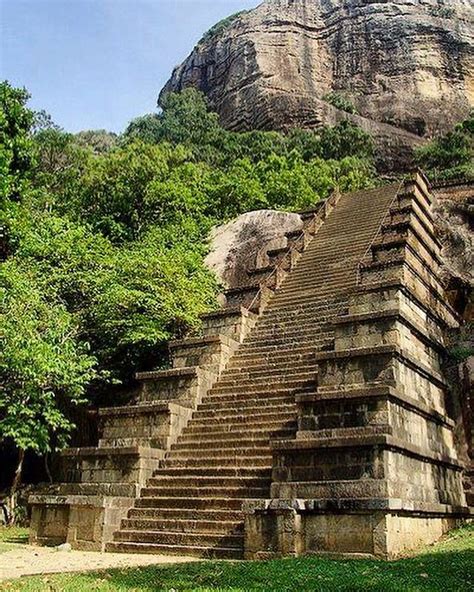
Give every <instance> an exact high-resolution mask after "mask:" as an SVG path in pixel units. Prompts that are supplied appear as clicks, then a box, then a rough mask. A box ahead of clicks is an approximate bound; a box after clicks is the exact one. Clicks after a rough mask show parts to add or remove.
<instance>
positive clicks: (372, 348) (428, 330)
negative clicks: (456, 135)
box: [245, 175, 468, 558]
mask: <svg viewBox="0 0 474 592" xmlns="http://www.w3.org/2000/svg"><path fill="white" fill-rule="evenodd" d="M431 202H432V198H431V196H430V193H429V189H428V186H427V183H426V181H425V180H424V179H423V177H422V176H420V175H417V176H416V177H415V178H414V179H413V180H412V181H409V182H406V183H405V184H403V185H402V187H401V188H400V189H399V190H398V191H396V192H395V197H394V198H393V200H392V202H391V204H390V206H389V210H388V214H387V215H386V216H385V217H384V219H383V221H382V224H381V226H380V230H379V232H378V233H377V236H376V237H375V239H374V240H373V241H372V242H371V243H370V248H369V249H368V250H367V252H366V254H365V255H364V257H363V258H362V261H361V263H360V265H359V266H358V269H357V272H356V273H353V276H352V279H353V282H352V284H353V286H351V285H350V283H346V286H345V287H346V288H349V289H348V290H346V292H345V296H344V297H343V298H344V301H345V306H344V307H343V310H342V311H340V312H339V314H338V315H337V316H335V318H333V319H332V322H331V323H330V325H331V327H332V329H333V331H334V341H333V344H332V346H331V348H328V350H327V351H322V352H319V353H318V354H316V359H317V361H318V378H317V382H316V384H315V387H316V388H315V389H314V391H313V392H309V393H301V394H299V395H297V397H296V400H297V405H298V430H297V432H296V436H295V438H294V439H293V440H280V441H275V442H273V444H272V448H273V454H274V461H273V483H272V487H271V495H270V499H268V500H265V501H254V502H248V503H247V504H246V506H245V508H246V526H245V535H246V538H245V552H246V556H247V557H249V558H250V557H253V558H255V557H268V556H274V555H288V554H290V555H299V554H301V553H308V552H317V553H336V554H341V553H349V554H366V555H375V556H380V557H386V558H392V557H395V556H397V555H398V554H400V553H401V552H403V551H406V550H407V549H411V548H415V547H416V546H417V545H419V544H421V543H429V542H432V541H434V540H436V539H437V538H438V537H439V536H440V535H441V534H442V533H443V532H445V531H446V530H447V529H449V528H451V527H453V526H454V525H455V524H457V522H458V520H459V519H461V518H462V517H463V516H467V515H468V509H467V507H466V501H465V495H464V491H463V486H462V478H461V474H462V469H463V467H462V465H461V464H460V463H459V461H458V459H457V454H456V450H455V447H454V442H453V427H454V422H453V421H452V420H451V419H450V418H449V417H448V416H447V413H446V398H447V397H449V387H448V384H447V383H446V380H445V378H444V376H443V373H442V360H443V356H444V354H445V342H444V339H445V331H446V330H447V329H448V328H452V327H456V326H457V323H458V319H457V315H456V313H455V312H454V311H453V310H452V309H451V307H450V306H449V304H447V300H446V296H445V294H444V292H443V287H442V286H441V284H440V282H439V280H438V277H437V270H438V269H439V266H440V264H441V259H440V255H439V253H440V244H439V243H438V241H437V239H436V238H435V236H434V232H433V221H432V214H431V205H432V204H431ZM290 281H291V280H290ZM355 282H357V283H355ZM354 284H355V285H354ZM342 287H343V286H342V284H341V286H340V288H342ZM339 294H340V295H341V296H342V292H341V291H339ZM315 298H316V295H315Z"/></svg>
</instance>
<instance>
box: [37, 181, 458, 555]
mask: <svg viewBox="0 0 474 592" xmlns="http://www.w3.org/2000/svg"><path fill="white" fill-rule="evenodd" d="M430 200H431V198H430V194H429V191H428V187H427V185H426V182H425V180H424V179H423V178H422V177H421V176H420V175H417V176H415V177H414V178H413V179H412V180H411V181H409V182H406V183H405V184H395V185H391V186H388V187H384V188H381V189H375V190H367V191H361V192H355V193H348V194H343V195H342V196H341V195H339V194H338V193H335V194H334V195H333V196H332V197H331V198H330V199H329V200H328V201H327V202H323V203H322V204H320V205H319V206H318V207H317V208H315V209H314V210H313V211H310V212H307V213H305V214H304V228H303V231H302V232H298V233H289V234H288V236H287V240H288V246H287V247H286V248H282V249H276V250H273V251H269V252H268V253H267V258H266V259H267V260H266V261H264V262H263V264H262V265H260V266H259V267H258V268H255V269H251V270H249V282H248V285H246V286H243V287H242V288H239V289H235V290H230V291H228V292H227V293H226V307H224V308H223V309H222V310H221V311H218V312H216V313H212V314H209V315H206V316H205V317H204V319H203V336H202V337H200V338H192V339H187V340H184V341H180V342H174V343H172V344H171V346H170V347H171V351H172V355H173V369H171V370H167V371H159V372H149V373H143V374H141V375H139V376H138V378H139V380H140V381H141V387H140V389H139V391H138V392H137V393H136V397H135V398H136V401H135V404H133V405H129V406H126V407H122V408H113V409H104V410H102V411H101V418H102V438H101V440H100V443H99V447H98V448H91V449H73V450H68V451H66V453H65V455H64V457H65V459H66V461H67V462H66V467H67V471H66V477H67V482H65V483H63V484H61V485H60V486H59V487H58V490H57V491H56V492H54V493H52V494H50V495H48V496H46V495H43V496H35V497H33V498H32V500H31V502H32V505H33V519H32V531H33V535H32V539H33V541H35V542H39V543H50V542H62V541H64V540H68V541H69V542H71V543H72V544H73V545H74V546H75V547H78V548H87V549H103V548H106V549H107V550H113V551H128V552H134V551H136V552H151V553H174V554H185V555H190V554H193V555H198V556H203V557H233V558H240V557H243V556H244V555H245V556H246V557H249V558H253V557H257V558H258V557H269V556H277V555H298V554H300V553H308V552H326V553H330V552H336V553H341V552H344V553H350V554H361V553H362V554H367V555H377V556H382V557H391V556H395V555H396V554H398V553H399V552H401V551H403V550H405V549H407V548H410V547H412V546H413V545H414V544H417V543H418V542H419V541H420V540H423V541H431V540H435V539H436V538H437V537H438V536H439V535H440V534H442V532H444V531H445V530H446V529H447V528H449V527H451V526H453V525H454V524H455V523H456V521H457V520H459V519H461V518H462V517H465V516H466V515H467V508H466V507H465V500H464V493H463V491H462V484H461V469H462V467H461V466H460V465H459V463H458V461H457V459H456V452H455V450H454V447H453V442H452V428H453V423H452V421H451V420H450V419H449V418H448V417H447V415H446V409H445V396H446V392H447V385H446V382H445V380H444V378H443V376H442V369H441V365H440V359H441V356H442V353H443V348H444V345H443V334H444V333H443V332H444V331H445V329H446V328H448V327H454V326H456V323H457V319H456V316H455V314H454V312H453V311H452V310H451V309H450V307H449V305H448V304H446V300H445V298H444V295H443V288H442V286H441V285H440V283H439V281H438V280H437V279H436V267H437V265H438V263H439V245H438V243H437V241H436V239H435V238H434V235H433V227H432V220H431V215H430V203H431V201H430Z"/></svg>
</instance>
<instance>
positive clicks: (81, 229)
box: [0, 83, 374, 476]
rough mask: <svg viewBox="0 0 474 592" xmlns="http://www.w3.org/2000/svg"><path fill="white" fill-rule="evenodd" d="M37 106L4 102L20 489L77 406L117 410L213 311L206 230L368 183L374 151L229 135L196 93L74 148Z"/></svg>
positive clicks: (0, 208) (81, 138)
mask: <svg viewBox="0 0 474 592" xmlns="http://www.w3.org/2000/svg"><path fill="white" fill-rule="evenodd" d="M28 98H29V97H28V93H27V92H26V91H24V90H20V89H15V88H12V87H11V86H10V85H9V84H8V83H2V85H1V87H0V107H1V110H0V168H1V173H2V174H1V185H0V192H1V194H0V197H1V203H0V226H1V235H0V236H1V241H0V252H1V256H2V263H1V266H0V336H1V342H2V343H1V349H0V381H1V383H2V391H1V392H0V443H2V442H3V445H14V446H15V447H16V449H17V450H18V451H19V459H20V463H19V468H18V471H17V475H18V476H19V474H20V472H21V462H22V459H23V452H24V451H25V450H34V451H36V452H38V453H46V452H48V451H50V450H52V449H55V448H59V447H62V446H63V445H64V444H65V443H66V442H67V440H68V437H69V436H70V434H71V431H72V430H73V427H74V426H73V425H72V422H71V420H70V418H69V417H70V416H69V409H71V406H72V405H75V404H77V403H80V402H81V401H84V402H87V401H88V402H92V403H94V404H97V405H99V404H100V405H104V404H110V403H113V402H115V401H117V400H118V399H117V397H118V392H120V391H119V390H117V388H115V387H119V386H120V385H126V384H128V383H129V382H130V381H131V380H132V377H133V375H134V373H135V372H136V371H137V370H143V369H148V368H151V367H156V366H159V365H162V364H164V363H166V347H165V344H166V342H167V341H168V340H169V339H171V338H173V337H177V336H178V337H179V336H181V335H183V334H184V333H186V332H189V331H192V330H195V329H197V328H198V326H199V316H200V314H201V313H203V312H204V311H206V310H209V309H210V308H212V307H214V306H216V304H215V297H216V293H217V291H218V286H217V283H216V280H215V278H214V276H213V275H212V274H211V273H210V272H209V271H208V270H207V269H206V267H205V266H204V263H203V260H204V256H205V254H206V251H207V245H206V240H207V236H208V233H209V229H210V228H211V226H212V225H214V224H218V223H220V222H222V221H225V220H228V219H230V218H232V217H233V216H235V215H238V214H240V213H242V212H245V211H248V210H252V209H257V208H271V209H288V210H293V209H297V208H303V207H306V206H308V205H310V204H312V203H314V202H315V201H317V200H318V199H320V198H322V197H326V196H327V195H328V193H329V192H330V191H331V189H332V188H333V187H335V186H336V185H339V186H340V187H341V188H342V189H343V190H347V189H355V188H360V187H366V186H370V185H371V184H372V183H373V182H374V169H373V164H372V152H373V148H372V143H371V140H370V138H369V137H368V136H367V134H365V133H364V132H362V131H361V130H359V129H358V128H356V127H355V126H352V125H350V124H347V123H345V124H341V125H339V126H336V127H335V128H327V129H326V128H325V129H322V130H321V132H320V133H318V134H314V133H308V132H303V131H301V130H295V131H294V132H293V133H291V134H289V135H288V136H283V135H281V134H278V133H268V132H250V133H247V134H238V133H232V132H229V131H226V130H224V129H223V128H222V127H221V126H220V125H219V123H218V120H217V116H216V115H215V114H214V113H210V112H209V111H208V109H207V106H206V103H205V100H204V98H203V97H202V96H201V95H200V94H199V93H197V92H195V91H186V92H184V93H182V94H181V95H169V97H168V99H167V102H166V104H165V106H164V109H163V112H162V113H160V114H157V115H150V116H146V117H142V118H139V119H138V120H135V121H133V122H132V123H131V124H130V126H129V127H128V129H127V131H126V132H125V134H123V136H122V137H116V136H115V135H114V134H109V133H108V132H105V131H104V130H99V131H95V132H83V133H80V134H76V135H74V134H69V133H66V132H64V131H63V130H61V129H59V128H58V127H57V126H55V125H54V124H53V123H52V122H51V120H50V118H49V117H47V116H45V114H44V113H40V114H35V113H33V112H32V111H31V110H29V109H28V107H27V101H28Z"/></svg>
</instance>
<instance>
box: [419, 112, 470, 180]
mask: <svg viewBox="0 0 474 592" xmlns="http://www.w3.org/2000/svg"><path fill="white" fill-rule="evenodd" d="M417 160H418V163H419V165H420V166H421V167H422V168H423V169H425V171H426V172H427V173H428V175H429V176H430V177H431V178H432V179H434V180H437V179H453V178H454V179H455V178H458V177H460V178H467V179H474V111H473V112H472V113H471V115H470V116H469V117H468V118H467V119H466V120H465V121H463V122H462V123H459V124H458V125H457V126H456V127H455V128H454V130H453V131H452V132H449V133H447V134H445V135H444V136H440V137H439V138H436V139H435V140H434V141H433V142H430V143H429V144H427V145H426V146H422V147H421V148H419V149H418V151H417Z"/></svg>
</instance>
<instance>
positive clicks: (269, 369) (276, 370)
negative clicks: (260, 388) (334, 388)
mask: <svg viewBox="0 0 474 592" xmlns="http://www.w3.org/2000/svg"><path fill="white" fill-rule="evenodd" d="M317 371H318V364H317V362H316V361H313V362H300V363H299V364H292V365H290V366H288V365H286V364H281V365H274V366H268V365H265V366H264V367H260V366H257V367H255V368H250V369H245V366H244V367H241V368H237V367H236V368H234V367H232V368H227V369H226V370H225V371H224V372H223V373H222V374H221V379H220V380H219V384H222V381H226V382H227V381H228V380H229V382H234V381H235V379H236V378H241V379H242V380H247V379H253V378H254V377H255V378H259V377H260V376H266V375H268V374H270V375H271V376H273V377H276V376H280V375H283V376H288V375H292V374H297V373H300V372H303V373H308V372H317ZM231 379H234V380H233V381H232V380H231Z"/></svg>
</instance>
